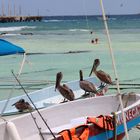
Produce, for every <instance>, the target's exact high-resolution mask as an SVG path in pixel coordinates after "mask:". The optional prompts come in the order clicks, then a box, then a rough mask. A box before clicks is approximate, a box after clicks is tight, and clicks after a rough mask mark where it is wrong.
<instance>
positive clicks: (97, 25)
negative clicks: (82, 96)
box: [0, 14, 140, 140]
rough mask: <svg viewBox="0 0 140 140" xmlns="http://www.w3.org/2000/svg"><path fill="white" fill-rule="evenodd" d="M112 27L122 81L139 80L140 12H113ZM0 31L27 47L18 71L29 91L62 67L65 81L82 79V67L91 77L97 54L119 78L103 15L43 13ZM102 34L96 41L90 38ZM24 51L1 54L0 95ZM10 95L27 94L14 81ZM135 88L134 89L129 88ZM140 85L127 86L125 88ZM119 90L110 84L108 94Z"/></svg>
mask: <svg viewBox="0 0 140 140" xmlns="http://www.w3.org/2000/svg"><path fill="white" fill-rule="evenodd" d="M107 22H108V27H109V32H110V36H111V45H112V48H113V53H114V57H115V62H116V68H117V74H118V78H119V80H120V83H129V84H131V83H132V84H134V83H138V84H139V82H140V73H139V68H140V62H139V61H140V14H138V15H116V16H113V15H110V16H109V18H108V20H107ZM0 34H1V35H0V37H1V38H2V39H5V40H7V41H10V42H12V43H14V44H16V45H18V46H20V47H23V48H24V49H25V51H26V53H27V57H26V62H25V65H24V68H23V71H22V73H21V75H20V80H21V84H22V85H23V86H24V88H25V89H26V91H27V92H31V91H34V90H37V89H40V88H43V87H46V86H49V85H53V84H54V83H55V79H56V73H57V72H60V71H61V72H62V73H63V79H62V80H63V82H66V81H70V80H76V79H79V70H80V69H81V70H83V73H84V77H88V75H89V73H90V70H91V67H92V65H93V61H94V59H96V58H99V59H100V61H101V64H100V66H99V69H102V70H104V71H106V72H107V73H109V74H110V76H111V77H112V79H113V80H115V78H116V77H115V76H114V71H113V67H112V60H111V56H110V51H109V48H108V41H107V36H106V32H105V28H104V24H103V20H102V18H101V17H100V16H60V17H45V18H44V19H43V20H42V21H41V22H16V23H0ZM95 38H98V42H97V44H96V43H95V42H94V43H93V42H92V40H94V39H95ZM22 58H23V56H21V55H9V56H1V57H0V65H1V69H0V99H1V100H2V99H5V98H7V96H8V93H9V92H11V89H12V88H13V85H15V84H14V83H15V79H14V77H13V75H12V73H11V70H14V73H16V74H17V73H18V70H19V67H20V65H21V61H22ZM16 88H17V89H16V90H14V91H12V92H13V93H12V96H18V95H21V94H24V92H23V91H22V90H21V89H20V86H18V85H17V86H16ZM130 88H131V89H130ZM129 91H139V87H138V86H137V87H136V86H125V90H122V91H121V92H122V93H124V92H129ZM112 92H113V93H115V92H116V91H115V90H114V91H113V90H111V89H110V90H109V91H108V94H112ZM139 138H140V133H139V131H138V130H136V129H134V131H130V139H135V140H139Z"/></svg>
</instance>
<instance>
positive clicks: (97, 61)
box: [89, 59, 100, 76]
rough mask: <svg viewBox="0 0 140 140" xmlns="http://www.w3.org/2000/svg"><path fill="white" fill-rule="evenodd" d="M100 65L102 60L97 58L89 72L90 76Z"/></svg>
mask: <svg viewBox="0 0 140 140" xmlns="http://www.w3.org/2000/svg"><path fill="white" fill-rule="evenodd" d="M99 65H100V60H99V59H95V60H94V62H93V66H92V69H91V72H90V74H89V76H91V74H92V72H94V71H96V69H97V67H98V66H99Z"/></svg>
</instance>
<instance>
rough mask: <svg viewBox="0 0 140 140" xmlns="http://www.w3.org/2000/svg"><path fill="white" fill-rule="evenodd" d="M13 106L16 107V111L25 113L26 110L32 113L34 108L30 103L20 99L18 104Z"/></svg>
mask: <svg viewBox="0 0 140 140" xmlns="http://www.w3.org/2000/svg"><path fill="white" fill-rule="evenodd" d="M12 106H15V107H16V109H17V110H18V111H19V112H23V111H25V110H29V111H31V110H32V109H33V108H32V106H31V105H30V104H29V103H28V102H25V100H24V99H20V100H19V101H17V102H16V103H14V104H13V105H12Z"/></svg>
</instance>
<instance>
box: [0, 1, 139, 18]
mask: <svg viewBox="0 0 140 140" xmlns="http://www.w3.org/2000/svg"><path fill="white" fill-rule="evenodd" d="M103 3H104V8H105V12H106V14H110V15H111V14H113V15H114V14H137V13H140V0H103ZM8 7H9V8H8ZM8 9H9V10H8ZM3 14H5V15H41V16H58V15H99V14H101V8H100V0H0V15H3Z"/></svg>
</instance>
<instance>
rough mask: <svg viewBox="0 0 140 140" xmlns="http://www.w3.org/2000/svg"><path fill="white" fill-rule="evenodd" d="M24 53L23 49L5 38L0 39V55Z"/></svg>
mask: <svg viewBox="0 0 140 140" xmlns="http://www.w3.org/2000/svg"><path fill="white" fill-rule="evenodd" d="M19 53H25V51H24V49H23V48H21V47H18V46H16V45H14V44H12V43H10V42H8V41H6V40H3V39H0V56H2V55H10V54H19Z"/></svg>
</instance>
